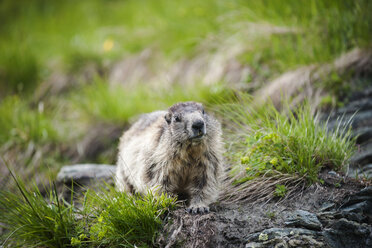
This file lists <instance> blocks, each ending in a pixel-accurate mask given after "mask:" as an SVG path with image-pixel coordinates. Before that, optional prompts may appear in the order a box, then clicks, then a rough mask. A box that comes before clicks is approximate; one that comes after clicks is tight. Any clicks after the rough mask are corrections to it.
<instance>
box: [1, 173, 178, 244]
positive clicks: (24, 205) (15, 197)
mask: <svg viewBox="0 0 372 248" xmlns="http://www.w3.org/2000/svg"><path fill="white" fill-rule="evenodd" d="M11 175H12V176H13V177H14V179H15V181H16V184H17V187H18V190H19V194H16V193H12V192H10V191H0V223H2V226H3V227H4V228H5V230H7V231H8V232H7V235H6V236H5V237H6V238H5V240H4V242H3V243H2V244H1V245H2V246H4V247H15V246H16V247H150V246H152V245H153V242H154V240H155V237H156V235H157V233H158V231H159V230H160V227H161V226H162V223H163V218H164V216H165V214H166V213H167V212H168V211H169V210H171V209H173V208H174V207H175V205H176V199H175V198H171V197H168V196H167V195H166V194H162V195H156V193H152V192H149V193H148V194H147V195H146V196H144V197H141V196H139V195H128V194H126V193H122V192H117V191H115V189H114V188H113V187H112V186H107V187H105V188H102V189H100V191H99V192H94V191H88V192H87V193H86V194H85V196H84V199H83V200H82V202H81V203H80V204H77V205H75V204H74V203H73V201H72V200H73V195H72V196H71V202H70V203H68V202H66V201H65V200H62V199H60V198H59V197H58V194H57V189H56V187H55V186H54V187H53V189H52V190H50V191H49V192H50V193H49V194H47V197H45V196H43V195H42V194H41V193H40V191H39V189H38V188H37V187H36V186H34V187H32V188H31V189H28V188H26V186H25V184H24V182H23V181H22V180H20V179H19V178H16V177H15V176H14V175H13V174H11Z"/></svg>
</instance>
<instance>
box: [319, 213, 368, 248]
mask: <svg viewBox="0 0 372 248" xmlns="http://www.w3.org/2000/svg"><path fill="white" fill-rule="evenodd" d="M323 236H324V238H325V241H326V243H327V244H328V245H329V246H330V247H345V248H346V247H353V248H359V247H360V248H362V247H363V248H364V247H371V246H369V245H371V244H372V243H371V227H370V226H368V225H367V224H359V223H357V222H354V221H349V220H347V219H344V218H342V219H340V220H338V221H336V222H335V223H334V224H333V225H332V226H331V228H327V229H326V230H324V231H323Z"/></svg>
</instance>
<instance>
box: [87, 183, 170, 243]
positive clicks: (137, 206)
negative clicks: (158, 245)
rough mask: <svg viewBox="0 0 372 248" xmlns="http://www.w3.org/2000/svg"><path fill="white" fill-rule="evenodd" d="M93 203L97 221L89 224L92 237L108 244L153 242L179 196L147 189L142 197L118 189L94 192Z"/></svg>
mask: <svg viewBox="0 0 372 248" xmlns="http://www.w3.org/2000/svg"><path fill="white" fill-rule="evenodd" d="M90 197H91V199H92V201H91V203H92V205H91V207H92V208H94V209H95V217H96V219H95V221H93V224H92V225H91V227H90V231H89V237H90V240H91V241H92V242H93V243H94V244H95V245H98V246H105V247H136V246H137V247H143V246H150V245H151V244H153V242H154V238H155V236H156V235H157V233H158V231H159V230H160V228H161V226H162V223H163V219H162V218H164V216H165V214H166V213H167V212H168V211H169V210H170V209H173V208H174V207H175V204H176V200H175V199H174V198H170V197H168V196H167V195H166V194H161V195H156V193H152V192H150V191H149V192H148V194H147V195H145V196H143V197H141V196H139V195H134V196H131V195H128V194H126V193H120V192H116V191H115V190H114V189H113V188H111V189H109V190H108V191H105V192H104V193H99V194H97V193H96V192H93V195H91V196H90Z"/></svg>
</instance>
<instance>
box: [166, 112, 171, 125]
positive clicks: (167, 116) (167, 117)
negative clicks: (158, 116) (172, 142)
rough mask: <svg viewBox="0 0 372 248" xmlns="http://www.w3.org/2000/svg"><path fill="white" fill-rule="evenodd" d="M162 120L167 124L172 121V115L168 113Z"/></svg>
mask: <svg viewBox="0 0 372 248" xmlns="http://www.w3.org/2000/svg"><path fill="white" fill-rule="evenodd" d="M164 119H165V120H166V121H167V123H168V124H170V123H171V121H172V113H170V112H168V113H166V114H165V116H164Z"/></svg>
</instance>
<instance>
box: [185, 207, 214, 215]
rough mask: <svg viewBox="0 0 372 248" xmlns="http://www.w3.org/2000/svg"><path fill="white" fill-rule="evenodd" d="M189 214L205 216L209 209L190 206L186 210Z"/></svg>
mask: <svg viewBox="0 0 372 248" xmlns="http://www.w3.org/2000/svg"><path fill="white" fill-rule="evenodd" d="M186 211H187V212H188V213H189V214H207V213H209V207H206V206H190V207H189V208H186Z"/></svg>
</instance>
